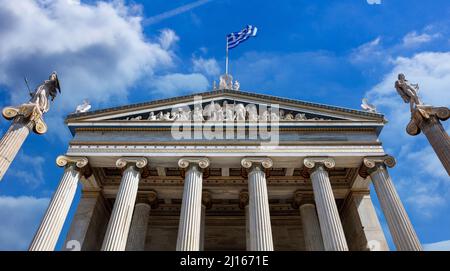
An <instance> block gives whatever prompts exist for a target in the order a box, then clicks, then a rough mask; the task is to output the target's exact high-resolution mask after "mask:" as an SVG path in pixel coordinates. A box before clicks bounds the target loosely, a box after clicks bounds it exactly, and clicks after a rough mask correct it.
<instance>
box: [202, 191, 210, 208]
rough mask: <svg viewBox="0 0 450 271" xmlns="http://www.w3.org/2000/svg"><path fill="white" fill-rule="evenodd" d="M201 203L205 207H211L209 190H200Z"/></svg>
mask: <svg viewBox="0 0 450 271" xmlns="http://www.w3.org/2000/svg"><path fill="white" fill-rule="evenodd" d="M202 205H204V206H205V207H206V209H211V207H212V197H211V193H210V192H209V191H206V190H204V191H202Z"/></svg>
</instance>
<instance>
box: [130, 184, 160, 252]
mask: <svg viewBox="0 0 450 271" xmlns="http://www.w3.org/2000/svg"><path fill="white" fill-rule="evenodd" d="M157 201H158V195H157V194H156V192H155V191H150V192H149V193H148V194H142V195H139V196H138V200H137V201H136V205H135V206H134V213H133V219H132V220H131V226H130V233H129V234H128V239H127V245H126V250H127V251H143V250H145V239H146V237H147V228H148V220H149V218H150V210H151V206H152V205H153V206H155V205H156V204H157Z"/></svg>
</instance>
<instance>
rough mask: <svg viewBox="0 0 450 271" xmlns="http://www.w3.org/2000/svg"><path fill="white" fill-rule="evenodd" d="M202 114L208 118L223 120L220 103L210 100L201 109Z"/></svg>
mask: <svg viewBox="0 0 450 271" xmlns="http://www.w3.org/2000/svg"><path fill="white" fill-rule="evenodd" d="M203 116H206V117H207V118H208V120H211V121H218V120H223V110H222V107H221V106H220V104H218V103H215V102H214V101H211V103H210V104H208V105H207V106H205V109H203Z"/></svg>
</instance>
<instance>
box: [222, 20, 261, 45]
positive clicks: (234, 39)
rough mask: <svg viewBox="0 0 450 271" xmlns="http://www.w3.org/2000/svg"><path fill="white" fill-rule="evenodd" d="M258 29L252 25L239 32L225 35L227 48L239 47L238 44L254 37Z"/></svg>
mask: <svg viewBox="0 0 450 271" xmlns="http://www.w3.org/2000/svg"><path fill="white" fill-rule="evenodd" d="M256 31H258V28H256V27H255V26H252V25H247V27H246V28H244V29H242V30H241V31H240V32H233V33H231V34H228V35H227V48H228V49H232V48H234V47H236V46H238V45H239V43H241V42H244V41H246V40H247V39H248V38H249V37H254V36H256Z"/></svg>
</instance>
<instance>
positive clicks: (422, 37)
mask: <svg viewBox="0 0 450 271" xmlns="http://www.w3.org/2000/svg"><path fill="white" fill-rule="evenodd" d="M438 37H440V34H438V33H436V34H427V33H422V34H418V33H417V32H416V31H413V32H410V33H408V34H406V36H404V37H403V46H405V47H411V46H416V45H420V44H423V43H428V42H430V41H432V40H433V39H435V38H438Z"/></svg>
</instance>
